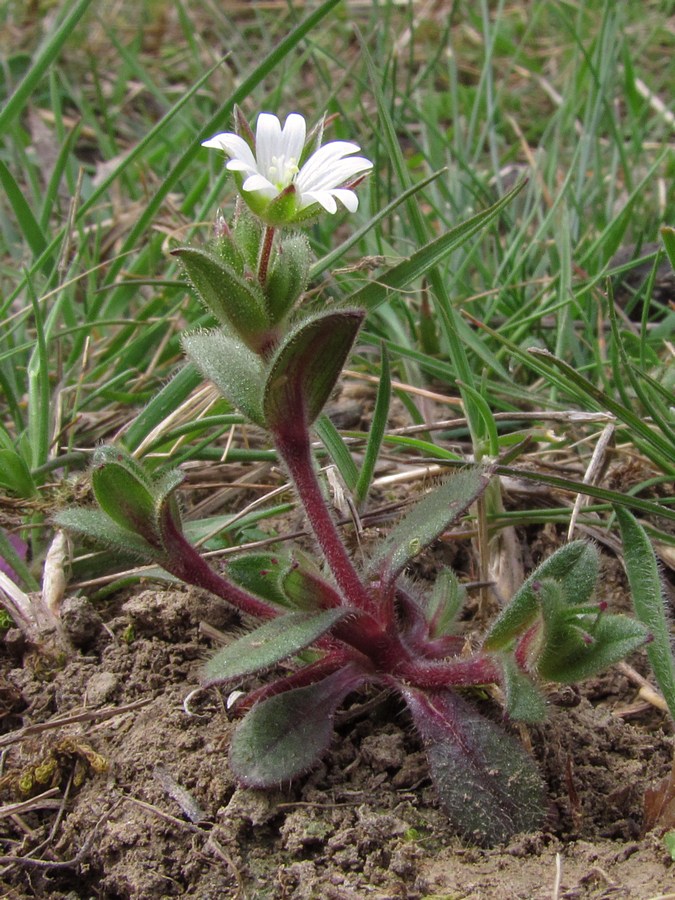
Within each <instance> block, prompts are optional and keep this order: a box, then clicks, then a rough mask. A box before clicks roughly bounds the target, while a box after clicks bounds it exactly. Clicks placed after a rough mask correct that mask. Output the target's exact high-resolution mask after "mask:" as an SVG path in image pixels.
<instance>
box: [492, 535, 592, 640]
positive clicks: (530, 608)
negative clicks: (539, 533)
mask: <svg viewBox="0 0 675 900" xmlns="http://www.w3.org/2000/svg"><path fill="white" fill-rule="evenodd" d="M598 570H599V558H598V551H597V550H596V549H595V547H594V546H593V544H589V543H588V542H587V541H572V542H571V543H569V544H565V546H564V547H560V549H559V550H556V552H555V553H553V554H552V555H551V556H549V557H548V559H546V560H544V562H543V563H541V565H540V566H538V567H537V568H536V569H535V570H534V572H532V574H531V575H530V576H529V577H528V578H527V579H526V580H525V581H524V582H523V583H522V585H521V586H520V588H519V589H518V590H517V591H516V593H515V594H514V595H513V597H512V598H511V602H510V603H509V604H508V605H507V606H506V607H504V609H503V610H502V612H501V613H500V614H499V616H497V618H496V619H495V621H494V622H493V624H492V627H491V628H490V631H489V632H488V635H487V637H486V638H485V642H484V644H483V647H484V649H485V650H499V649H503V648H505V647H507V646H508V645H509V644H510V643H511V642H512V641H513V640H514V639H515V638H516V637H517V636H518V635H520V634H522V633H523V632H524V631H525V630H526V629H527V628H528V627H529V626H530V625H531V624H532V623H533V622H534V620H535V619H536V618H537V616H538V615H539V612H540V598H539V594H538V593H537V591H536V590H535V589H534V588H533V585H536V584H537V583H538V582H541V581H543V580H544V579H552V580H554V581H556V582H557V583H558V584H559V585H560V590H561V596H562V598H563V600H564V602H565V603H566V604H569V605H573V606H578V605H582V604H584V603H587V602H588V600H589V599H590V597H591V594H592V592H593V589H594V588H595V584H596V582H597V579H598Z"/></svg>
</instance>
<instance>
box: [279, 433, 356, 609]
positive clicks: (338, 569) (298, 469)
mask: <svg viewBox="0 0 675 900" xmlns="http://www.w3.org/2000/svg"><path fill="white" fill-rule="evenodd" d="M274 438H275V443H276V445H277V449H278V450H279V453H280V454H281V456H282V458H283V460H284V462H285V463H286V466H287V468H288V471H289V474H290V476H291V479H292V481H293V484H294V485H295V489H296V491H297V492H298V495H299V497H300V501H301V503H302V506H303V508H304V510H305V514H306V516H307V518H308V519H309V523H310V525H311V526H312V531H313V532H314V536H315V537H316V539H317V541H318V543H319V546H320V547H321V550H322V551H323V554H324V556H325V557H326V562H327V563H328V566H329V568H330V570H331V572H332V573H333V575H334V577H335V580H336V581H337V584H338V587H339V588H340V590H341V591H342V593H343V594H344V597H345V600H346V604H345V605H348V606H355V607H356V608H357V609H361V610H364V611H365V610H370V609H372V606H373V603H372V598H371V597H370V594H369V593H368V591H367V589H366V587H365V585H364V584H363V583H362V581H361V579H360V578H359V576H358V574H357V572H356V569H355V568H354V566H353V564H352V561H351V559H350V558H349V555H348V553H347V550H346V548H345V546H344V544H343V543H342V541H341V540H340V535H339V534H338V530H337V527H336V525H335V522H334V521H333V517H332V516H331V514H330V512H329V510H328V507H327V505H326V501H325V499H324V496H323V493H322V491H321V486H320V484H319V481H318V479H317V477H316V472H315V471H314V465H313V462H312V454H311V450H310V443H309V433H308V431H307V429H306V428H303V429H302V431H301V433H300V434H298V435H297V437H296V436H289V435H285V434H281V433H280V432H279V431H277V432H275V434H274Z"/></svg>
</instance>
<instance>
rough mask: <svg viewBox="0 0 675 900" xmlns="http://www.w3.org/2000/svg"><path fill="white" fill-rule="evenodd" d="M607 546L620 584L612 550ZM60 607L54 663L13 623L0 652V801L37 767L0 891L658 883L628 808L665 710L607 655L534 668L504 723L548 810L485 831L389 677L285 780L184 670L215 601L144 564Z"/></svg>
mask: <svg viewBox="0 0 675 900" xmlns="http://www.w3.org/2000/svg"><path fill="white" fill-rule="evenodd" d="M441 553H447V550H445V549H441ZM604 565H605V567H606V571H605V572H604V576H603V579H602V582H603V585H604V586H605V588H606V589H608V590H611V591H612V592H613V593H614V597H615V600H616V597H617V596H619V595H620V591H621V590H622V576H621V573H620V570H619V569H618V564H616V562H612V560H611V558H610V557H609V556H608V557H607V558H606V560H605V563H604ZM423 574H424V573H422V576H421V577H423ZM617 592H618V594H617ZM613 605H616V603H615V602H614V604H613ZM64 621H65V622H66V625H67V628H68V631H69V633H70V635H71V638H72V639H73V641H74V643H76V644H77V647H78V650H77V653H76V654H75V655H74V656H73V657H72V658H70V659H69V660H67V661H66V662H65V663H61V665H58V664H56V663H52V664H51V665H48V664H46V663H45V661H44V659H42V658H40V657H37V656H30V655H28V656H25V648H23V647H22V646H21V641H20V640H18V639H17V637H16V635H15V634H14V635H13V634H12V633H10V634H9V635H8V637H7V639H6V641H5V644H4V648H3V650H2V657H1V658H0V663H1V672H2V674H1V678H0V702H2V707H3V710H2V711H3V712H4V716H3V718H2V719H1V720H0V724H3V725H4V728H3V732H4V733H3V734H2V735H1V736H0V748H1V749H2V750H3V752H4V756H3V777H2V780H1V781H0V784H1V785H2V787H3V794H2V799H3V802H4V803H5V804H10V803H13V802H14V803H15V802H22V801H26V799H27V798H30V797H35V796H36V795H43V794H45V792H48V791H49V789H50V788H51V789H52V792H51V794H48V795H47V796H46V797H38V798H37V799H36V800H35V801H34V804H35V808H33V809H30V808H28V809H26V808H23V809H21V810H18V811H15V812H14V814H11V813H12V809H10V808H9V807H8V805H6V806H5V807H4V809H3V810H2V811H3V818H1V819H0V834H1V835H2V840H3V847H4V853H5V854H6V855H5V856H4V857H2V858H1V859H0V886H1V887H3V888H4V890H5V896H7V897H11V898H17V900H18V898H24V897H26V898H27V897H42V896H45V897H52V898H63V900H75V898H129V900H147V898H164V897H194V898H204V900H206V898H214V900H215V898H229V897H232V898H270V900H272V898H274V900H282V898H297V900H305V898H306V900H311V898H315V897H316V898H325V900H352V898H354V900H356V898H379V900H389V898H392V900H393V898H408V900H415V898H419V900H422V898H426V900H432V898H434V900H441V898H444V900H450V898H453V900H455V898H457V900H459V898H462V900H469V898H471V900H479V898H485V900H487V898H490V900H501V898H504V900H506V898H508V900H513V898H523V900H539V898H541V900H544V898H546V900H549V898H554V900H555V898H575V900H576V898H640V900H648V898H656V897H663V896H670V897H675V871H674V869H673V862H672V859H671V857H670V854H669V853H668V851H667V849H666V846H665V844H664V842H663V839H662V834H663V831H664V828H663V827H661V828H660V829H658V828H657V829H656V830H654V831H652V832H650V833H647V834H645V833H644V827H643V806H644V796H645V791H646V790H647V789H648V788H649V787H650V785H652V786H653V785H654V784H656V783H658V782H659V780H661V779H663V778H664V777H665V776H667V775H668V773H669V771H670V769H671V765H672V759H673V742H672V733H671V728H670V725H669V721H668V720H667V718H666V717H665V715H664V714H662V713H660V712H658V711H657V710H654V709H653V708H651V707H647V708H644V705H642V706H641V705H640V704H638V705H637V706H636V705H635V704H634V700H635V694H636V688H635V687H634V685H633V684H632V682H631V681H630V680H629V679H628V678H627V677H626V676H625V675H624V674H623V673H622V672H621V671H620V670H614V671H612V672H610V673H609V674H605V675H603V676H602V677H599V678H595V679H593V680H591V681H589V682H587V683H585V684H584V685H582V687H581V688H576V687H575V688H567V687H564V688H559V689H555V690H551V691H550V693H549V706H550V714H549V717H548V720H547V721H546V722H545V723H544V724H542V725H540V726H537V727H529V728H527V729H525V728H521V729H520V731H519V732H516V733H519V734H520V737H521V738H522V740H523V741H524V742H525V745H526V746H527V747H528V748H529V749H530V750H531V752H532V753H533V754H534V756H535V757H536V759H537V761H538V763H539V766H540V768H541V771H542V773H543V774H544V776H545V778H546V781H547V783H548V788H549V798H550V809H549V816H548V821H547V825H546V827H545V829H544V830H543V831H541V832H540V833H537V834H532V835H525V836H520V837H518V838H517V839H515V840H513V841H512V842H511V844H510V845H509V846H507V847H501V848H497V849H493V850H483V849H479V848H476V847H467V846H465V845H462V844H461V842H460V841H459V840H458V839H457V838H456V837H455V836H453V834H452V833H451V831H450V829H449V826H448V824H447V821H446V820H445V818H444V816H443V814H442V812H441V811H440V810H439V808H438V805H437V801H436V797H435V795H434V790H433V787H432V785H431V782H430V780H429V777H428V773H427V769H426V763H425V757H424V753H423V751H422V748H421V746H420V743H419V741H418V739H417V738H416V736H415V734H414V733H413V731H412V728H411V727H410V724H409V721H408V720H407V717H406V714H405V711H404V709H403V708H402V707H401V706H400V705H399V704H398V702H397V701H396V699H395V698H392V697H388V696H382V695H377V694H375V693H373V694H371V695H359V696H355V697H354V698H351V700H350V702H348V703H347V705H346V707H345V709H344V711H343V712H342V713H341V714H340V716H339V718H338V720H337V723H336V735H335V740H334V742H333V746H332V749H331V751H330V753H329V754H328V755H327V756H326V758H325V759H324V760H323V761H322V763H321V764H320V765H319V766H318V767H317V768H316V769H315V770H314V771H313V772H312V773H311V774H309V775H308V776H306V777H304V778H302V779H300V780H299V781H298V782H296V783H294V784H293V785H290V786H286V787H284V788H283V789H282V790H278V791H272V792H260V791H253V790H244V789H241V788H240V787H238V786H237V785H236V784H235V782H234V780H233V777H232V775H231V774H230V771H229V769H228V764H227V753H228V741H229V737H230V734H231V731H232V728H233V727H234V724H235V723H233V722H232V721H231V720H230V718H229V717H228V713H227V709H226V704H225V698H224V697H223V696H221V694H220V693H219V692H218V691H217V690H215V689H209V690H208V691H207V690H203V689H200V688H199V674H200V667H201V666H202V664H203V661H204V659H205V658H206V657H207V656H208V654H209V652H211V650H212V649H213V642H212V640H211V639H210V637H208V636H207V634H205V633H204V629H203V626H202V627H201V628H200V623H204V622H207V623H209V624H210V625H212V626H214V627H215V628H217V629H220V630H222V631H225V632H228V631H229V632H232V631H235V632H236V631H239V630H240V628H241V626H240V624H239V623H238V622H236V621H235V620H234V619H233V617H232V613H231V612H229V611H228V610H227V609H226V608H225V607H224V605H223V604H221V603H220V601H217V600H216V599H214V598H212V597H210V596H208V595H205V594H203V593H199V592H196V591H193V590H189V589H184V590H181V589H171V590H167V589H165V588H162V587H148V586H147V585H146V586H145V588H143V589H140V590H137V591H136V592H135V593H131V594H129V595H128V596H126V597H118V598H117V599H116V600H115V601H114V602H113V603H109V604H108V605H107V606H106V608H105V609H98V610H94V609H93V607H92V606H91V605H90V604H89V603H88V601H86V600H85V599H75V600H71V601H69V603H68V605H67V607H66V610H65V615H64ZM22 654H24V658H22ZM631 663H632V664H634V665H635V666H636V667H638V668H640V667H643V670H644V660H643V659H641V658H640V657H639V656H638V657H636V658H635V659H633V660H631ZM477 702H480V703H481V705H482V706H483V707H484V708H485V711H486V713H487V714H488V715H492V716H493V717H494V716H499V715H500V712H499V709H498V707H497V705H496V704H495V703H494V702H492V701H490V700H489V699H488V700H485V699H483V700H479V701H477ZM77 716H79V717H80V718H79V720H73V718H74V717H77ZM69 718H70V719H71V721H66V722H65V723H63V720H64V719H66V720H67V719H69ZM59 720H61V722H62V724H58V722H59ZM41 725H42V726H45V727H43V728H42V730H41V729H40V726H41ZM31 782H32V784H31ZM666 824H667V823H666ZM671 824H672V823H671ZM661 825H662V826H663V823H661Z"/></svg>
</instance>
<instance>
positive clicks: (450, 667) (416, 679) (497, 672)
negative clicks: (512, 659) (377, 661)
mask: <svg viewBox="0 0 675 900" xmlns="http://www.w3.org/2000/svg"><path fill="white" fill-rule="evenodd" d="M393 674H394V675H395V677H396V678H402V679H404V680H405V681H406V682H408V683H410V684H413V685H415V687H420V688H441V687H462V686H465V687H469V686H471V685H478V684H494V683H497V684H499V683H501V681H502V673H501V669H500V668H499V666H498V665H497V664H496V663H495V662H494V661H493V660H492V659H490V658H489V657H487V656H473V657H470V658H469V659H457V660H453V661H452V662H445V663H443V662H438V663H433V662H415V661H409V660H406V661H404V662H403V663H402V664H401V665H399V666H397V667H396V669H395V671H394V672H393Z"/></svg>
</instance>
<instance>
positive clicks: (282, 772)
mask: <svg viewBox="0 0 675 900" xmlns="http://www.w3.org/2000/svg"><path fill="white" fill-rule="evenodd" d="M364 681H365V677H364V675H363V674H362V673H361V672H359V671H358V670H356V669H349V668H342V669H340V670H339V671H337V672H334V673H333V674H332V675H328V676H327V677H326V678H324V679H322V680H321V681H319V682H317V683H316V684H310V685H308V686H307V687H301V688H295V689H294V690H291V691H286V692H285V693H283V694H277V695H276V696H273V697H269V698H268V699H267V700H263V701H262V702H260V703H257V704H256V705H255V706H254V707H253V709H252V710H251V711H250V712H249V713H248V714H247V715H246V716H245V717H244V719H243V721H242V723H241V725H240V726H239V728H238V729H237V730H236V731H235V733H234V737H233V739H232V744H231V747H230V766H231V768H232V771H233V772H234V774H235V776H236V778H237V780H238V781H239V782H240V783H241V784H242V785H244V786H245V787H253V788H270V787H278V786H279V785H281V784H283V783H284V782H288V781H291V779H293V778H296V777H297V776H298V775H302V774H303V773H305V772H308V771H309V769H311V768H312V766H313V765H314V764H315V763H316V762H317V761H318V760H319V758H320V757H321V756H322V755H323V754H324V753H325V752H326V750H327V749H328V747H329V745H330V741H331V736H332V734H333V719H334V717H335V711H336V709H337V708H338V706H339V705H340V704H341V703H342V701H343V700H344V698H345V697H346V696H347V694H349V693H350V692H351V691H353V690H355V689H356V688H357V687H359V686H360V685H361V684H363V682H364Z"/></svg>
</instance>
